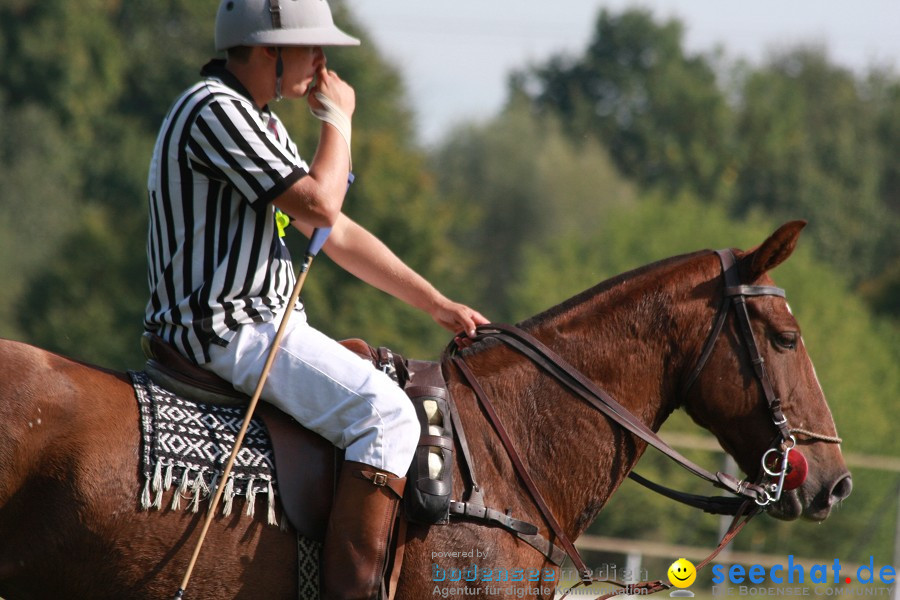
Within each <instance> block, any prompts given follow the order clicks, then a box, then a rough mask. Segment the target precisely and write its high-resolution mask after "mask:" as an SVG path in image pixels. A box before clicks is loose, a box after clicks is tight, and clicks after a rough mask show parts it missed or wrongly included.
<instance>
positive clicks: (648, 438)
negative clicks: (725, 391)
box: [451, 250, 840, 598]
mask: <svg viewBox="0 0 900 600" xmlns="http://www.w3.org/2000/svg"><path fill="white" fill-rule="evenodd" d="M716 254H717V255H718V257H719V260H720V262H721V266H722V274H723V278H724V285H725V287H724V290H723V297H722V302H721V303H720V306H719V308H718V311H717V315H716V318H715V321H714V325H713V328H712V330H711V332H710V335H709V337H708V338H707V340H706V342H705V344H704V347H703V350H702V351H701V353H700V358H699V360H698V363H697V365H696V367H694V369H693V370H692V371H691V373H690V376H689V377H688V379H687V381H686V383H685V385H684V386H683V388H682V389H681V394H682V397H683V396H684V395H686V394H687V392H688V391H689V390H690V389H691V387H692V386H693V384H694V382H695V381H696V380H697V378H698V377H699V375H700V373H701V372H702V371H703V368H704V366H705V365H706V363H707V361H708V360H709V357H710V356H711V355H712V352H713V348H714V346H715V343H716V340H717V339H718V337H719V335H720V333H721V331H722V329H723V327H724V324H725V321H726V319H727V316H728V313H729V310H728V309H729V306H731V307H733V308H734V311H735V315H736V319H737V323H738V331H739V332H740V336H741V340H742V342H743V345H744V347H745V348H746V350H747V353H748V355H749V358H750V361H751V363H752V365H753V371H754V375H755V377H756V380H757V382H758V383H759V386H760V389H761V390H762V393H763V395H764V397H765V400H766V403H767V406H768V408H769V411H770V413H771V415H772V422H773V424H774V425H775V427H776V429H777V430H778V437H777V438H776V440H775V442H774V443H773V445H772V446H771V447H770V449H769V450H767V451H766V452H765V453H764V455H763V458H762V469H763V470H762V474H761V476H760V481H759V482H757V483H751V482H748V481H745V480H738V479H737V478H736V477H734V476H732V475H729V474H727V473H723V472H721V471H719V472H716V473H711V472H710V471H708V470H706V469H704V468H703V467H700V466H699V465H697V464H695V463H694V462H692V461H691V460H689V459H687V458H685V457H684V456H683V455H681V454H680V453H679V452H678V451H677V450H675V449H674V448H672V447H671V446H670V445H669V444H667V443H666V442H665V441H664V440H663V439H662V438H660V437H659V436H658V435H657V434H656V432H654V431H653V430H652V429H650V428H649V427H648V426H646V425H645V424H644V423H643V422H641V421H640V420H639V419H638V418H637V417H635V416H634V415H633V414H632V413H631V412H630V411H628V410H627V409H626V408H625V407H623V406H622V405H621V404H619V403H618V402H617V401H616V400H615V399H613V398H612V396H610V395H609V394H608V393H607V392H605V391H604V390H603V389H601V388H600V387H598V386H597V385H596V384H594V383H593V382H592V381H591V380H590V379H588V378H587V377H586V376H585V375H584V374H583V373H581V372H580V371H578V369H576V368H575V367H573V366H572V365H571V364H569V363H568V362H567V361H566V360H565V359H564V358H562V357H561V356H559V355H558V354H557V353H556V352H554V351H553V350H552V349H550V348H549V347H548V346H546V345H545V344H544V343H543V342H541V341H540V340H538V339H537V338H535V337H534V336H532V335H531V334H529V333H527V332H525V331H523V330H521V329H519V328H517V327H513V326H510V325H502V324H490V325H482V326H479V327H478V329H477V335H476V336H475V338H474V339H475V340H483V339H487V338H497V339H499V340H500V341H502V342H503V343H505V344H506V345H508V346H509V347H511V348H513V349H514V350H516V351H518V352H519V353H521V354H523V355H524V356H526V357H527V358H529V359H530V360H531V361H532V362H533V363H534V364H536V365H537V366H539V367H540V368H541V369H543V370H544V371H546V372H547V373H548V374H549V375H551V376H552V377H553V378H555V379H556V380H557V381H558V382H559V383H560V384H561V385H563V387H565V388H566V389H567V390H568V391H569V392H571V393H572V394H573V395H575V396H578V397H580V398H581V399H582V400H584V401H585V402H587V403H588V404H589V405H591V406H592V407H593V408H595V409H596V410H598V411H600V412H601V413H602V414H604V415H605V416H607V417H608V418H610V419H611V420H613V421H614V422H616V423H617V424H619V425H620V426H621V427H623V428H624V429H626V430H627V431H629V432H631V433H632V434H634V435H635V436H637V437H638V438H640V439H642V440H643V441H645V442H646V443H647V444H649V445H651V446H653V447H654V448H656V449H657V450H659V451H660V452H662V453H663V454H665V455H666V456H668V457H669V458H670V459H672V460H673V461H675V462H676V463H678V464H679V465H681V466H682V467H684V468H685V469H687V470H688V471H690V472H691V473H693V474H694V475H696V476H697V477H700V478H701V479H704V480H706V481H708V482H710V483H711V484H713V485H714V486H715V487H718V488H721V489H724V490H726V491H728V492H730V493H732V494H734V495H736V496H738V497H737V498H730V497H704V496H696V495H692V494H684V493H682V492H678V491H675V490H670V489H669V488H666V487H664V486H661V485H659V484H655V483H652V482H649V481H647V480H646V479H644V478H643V477H640V476H639V475H637V474H635V473H631V474H630V477H632V479H634V480H636V481H637V482H638V483H641V484H642V485H645V486H647V487H649V488H650V489H652V490H653V491H656V492H658V493H661V494H663V495H665V496H666V497H669V498H672V499H675V500H678V501H680V502H684V503H686V504H689V505H691V506H695V507H698V508H703V509H704V510H706V511H707V512H712V513H715V514H730V515H734V520H733V521H732V523H731V527H729V530H728V532H727V533H726V534H725V536H724V537H723V538H722V540H721V542H720V543H719V545H718V546H717V547H716V549H715V550H714V551H713V553H712V554H710V556H708V557H707V558H706V559H704V560H703V561H702V562H701V563H699V565H698V566H697V570H700V569H701V568H703V566H705V565H706V564H708V563H709V562H710V561H711V560H712V559H713V558H715V556H716V555H718V554H719V552H721V551H722V549H724V548H725V546H727V545H728V544H729V543H730V542H731V540H732V539H734V537H735V536H736V535H737V533H738V532H739V531H740V530H741V529H742V528H743V527H744V526H745V525H746V524H747V522H748V521H749V520H750V519H751V518H752V517H754V516H755V515H757V514H758V513H759V512H761V511H762V510H764V509H765V508H766V507H767V506H769V505H770V504H772V503H773V502H776V501H778V500H779V499H780V498H781V494H782V491H783V489H784V484H785V476H786V474H787V472H788V470H789V463H788V458H789V455H790V453H791V450H792V449H793V448H794V447H795V446H796V440H795V439H794V437H793V435H792V433H793V432H798V433H804V434H806V435H810V434H811V432H808V431H805V430H804V431H802V432H801V431H800V430H792V429H790V428H789V427H788V425H787V418H786V417H785V415H784V413H783V411H782V406H781V400H780V399H779V398H778V397H777V395H776V394H775V391H774V387H773V385H772V382H771V379H770V378H769V375H768V372H767V370H766V368H765V360H764V359H763V357H762V355H761V354H760V352H759V346H758V345H757V344H756V339H755V337H754V335H753V330H752V328H751V324H750V316H749V313H748V311H747V298H748V297H755V296H779V297H782V298H783V297H785V292H784V290H783V289H781V288H778V287H774V286H752V285H742V284H741V283H740V279H739V276H738V273H737V264H736V260H735V257H734V254H733V253H732V251H731V250H718V251H716ZM451 361H452V362H453V364H454V365H455V366H456V367H457V368H458V369H459V371H460V372H461V373H462V375H463V378H464V379H465V380H466V382H467V383H468V385H469V386H470V387H471V388H472V390H473V392H474V394H475V397H476V398H477V399H478V402H479V403H480V404H481V406H482V408H483V409H484V412H485V413H486V414H487V416H488V419H489V420H490V422H491V425H492V426H493V428H494V430H495V431H496V432H497V435H498V437H499V438H500V440H501V442H502V443H503V446H504V448H505V450H506V452H507V454H508V456H509V458H510V460H511V462H512V464H513V466H514V468H515V470H516V472H517V474H518V475H519V477H520V479H521V480H522V482H523V483H524V485H525V487H526V489H527V490H528V492H529V494H530V495H531V498H532V500H533V501H534V503H535V505H536V506H537V508H538V509H539V511H540V512H541V515H542V516H543V518H544V520H545V521H546V523H547V525H548V526H549V528H550V529H551V530H552V532H553V535H554V536H555V538H556V539H557V540H558V542H559V543H560V544H561V546H562V549H563V550H564V551H565V553H566V554H567V555H568V556H569V558H570V559H571V560H572V563H573V564H574V565H575V567H576V568H577V569H578V571H579V573H580V574H581V577H580V582H579V583H576V584H575V585H574V586H573V587H572V588H570V590H571V589H574V588H575V587H578V586H580V585H590V584H591V583H594V582H595V581H597V580H595V579H593V578H592V577H591V571H590V569H588V568H587V566H586V565H585V563H584V560H583V559H582V558H581V556H580V554H579V553H578V550H577V549H576V548H575V545H574V543H573V542H572V540H571V539H569V537H568V536H567V535H566V533H565V532H564V531H563V529H562V527H561V525H560V524H559V521H558V520H557V519H556V517H555V516H554V515H553V513H552V511H551V510H550V508H549V506H548V505H547V503H546V501H545V500H544V498H543V496H542V495H541V492H540V489H539V488H538V486H537V484H536V483H535V481H534V480H533V478H532V477H531V475H530V474H529V472H528V469H527V468H526V467H525V464H524V462H523V461H522V459H521V457H520V455H519V452H518V450H517V449H516V446H515V444H514V443H513V441H512V439H511V438H510V437H509V435H508V434H507V432H506V428H505V427H504V425H503V423H502V421H501V420H500V418H499V417H498V415H497V413H496V411H495V410H494V407H493V404H492V402H491V400H490V398H489V397H488V395H487V394H486V393H485V391H484V389H483V388H482V386H481V384H480V383H479V382H478V379H477V378H476V377H475V375H474V374H473V373H472V370H471V368H470V367H469V365H468V364H467V363H466V360H465V358H464V357H463V356H461V355H459V354H455V353H453V354H452V356H451ZM811 437H814V438H817V439H820V440H822V441H826V442H833V443H840V438H836V437H833V436H824V435H819V434H815V433H812V434H811ZM798 456H802V455H799V454H798ZM773 458H774V464H773V460H772V459H773ZM469 468H470V471H471V465H470V467H469ZM764 479H770V480H771V482H770V483H762V480H764ZM476 491H477V488H476ZM611 583H616V584H617V585H621V586H622V587H623V589H622V590H620V591H618V592H615V593H612V594H608V595H607V596H603V598H608V597H610V596H614V595H618V594H622V593H638V592H639V593H644V594H646V593H654V592H658V591H661V590H663V589H668V588H669V587H671V586H670V585H669V584H668V583H665V582H663V581H655V582H643V583H639V584H633V585H626V584H619V583H617V582H611ZM566 594H568V591H567V592H566ZM563 597H565V595H564V596H563Z"/></svg>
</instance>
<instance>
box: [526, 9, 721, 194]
mask: <svg viewBox="0 0 900 600" xmlns="http://www.w3.org/2000/svg"><path fill="white" fill-rule="evenodd" d="M683 36H684V31H683V27H682V25H681V23H680V22H678V21H676V20H671V21H668V22H666V23H663V24H657V23H656V22H655V21H654V20H653V17H652V15H651V14H650V13H649V12H648V11H646V10H641V9H635V10H628V11H625V12H623V13H621V14H617V15H616V14H612V13H611V12H609V11H608V10H602V11H601V12H600V15H599V17H598V19H597V23H596V26H595V30H594V34H593V38H592V39H591V40H590V42H589V44H588V47H587V49H586V50H585V53H584V55H582V56H580V57H577V58H575V59H572V58H563V57H556V58H553V59H551V60H549V61H548V62H547V64H546V66H543V67H537V68H535V69H533V70H532V71H531V72H530V73H520V74H518V75H517V76H516V77H515V78H514V83H513V90H512V91H513V93H514V94H515V93H520V92H521V93H525V91H526V90H527V91H528V92H529V93H528V94H527V95H530V96H531V97H532V101H533V103H534V105H535V107H536V108H538V109H539V110H541V111H545V112H551V113H553V114H557V115H559V116H560V117H561V118H562V120H563V121H564V122H565V123H566V128H567V130H568V131H569V132H570V133H571V134H572V137H573V139H576V140H579V139H581V137H582V136H583V135H584V134H585V132H591V133H593V134H594V135H596V136H597V138H598V139H599V140H600V141H601V142H602V143H603V144H604V145H605V146H606V147H607V148H608V149H609V152H610V155H611V156H612V157H613V160H614V161H615V164H616V165H617V166H618V167H619V169H620V170H621V171H622V173H623V174H624V175H626V176H627V177H629V178H632V179H634V180H636V181H638V182H640V183H642V184H644V185H650V186H653V185H658V186H661V187H662V188H663V189H665V190H666V192H667V193H677V192H679V191H681V190H683V189H685V188H687V189H689V190H691V191H694V192H696V193H698V194H699V195H700V196H701V197H704V198H708V199H715V198H717V197H718V196H719V195H720V188H721V187H722V186H723V184H724V181H723V179H724V178H725V177H726V176H727V175H728V173H727V167H728V165H727V163H726V161H727V160H728V156H729V152H728V150H729V148H728V138H727V134H728V130H729V123H728V121H729V119H730V116H731V115H730V113H729V111H728V108H727V105H726V102H725V98H724V95H723V93H722V92H721V91H720V90H719V88H718V87H717V85H716V76H715V73H714V70H713V68H712V66H711V65H710V64H709V62H708V61H707V60H705V59H704V58H702V57H694V56H688V55H687V54H686V53H685V51H684V48H683V44H682V38H683Z"/></svg>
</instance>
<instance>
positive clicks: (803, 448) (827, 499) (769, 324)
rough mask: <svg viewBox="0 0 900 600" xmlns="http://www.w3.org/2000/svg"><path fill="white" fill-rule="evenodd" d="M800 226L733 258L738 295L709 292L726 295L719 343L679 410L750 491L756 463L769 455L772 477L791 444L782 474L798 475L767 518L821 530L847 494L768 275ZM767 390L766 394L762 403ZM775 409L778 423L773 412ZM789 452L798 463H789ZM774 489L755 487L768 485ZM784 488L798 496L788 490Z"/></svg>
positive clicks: (817, 399) (783, 306)
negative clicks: (734, 466) (745, 328)
mask: <svg viewBox="0 0 900 600" xmlns="http://www.w3.org/2000/svg"><path fill="white" fill-rule="evenodd" d="M804 225H805V222H803V221H795V222H791V223H787V224H786V225H784V226H782V227H781V228H780V229H778V231H776V232H775V233H774V234H772V236H771V237H769V238H768V239H767V240H766V241H765V242H763V243H762V244H761V245H760V246H759V247H757V248H756V249H754V250H751V251H749V252H746V253H743V254H740V253H739V254H738V257H737V261H736V263H735V266H734V269H732V272H733V273H734V275H735V276H737V278H739V282H738V283H739V284H740V285H741V286H756V287H744V288H743V289H740V290H739V289H735V288H734V287H731V288H730V289H729V286H733V285H734V283H735V282H732V283H726V284H725V286H726V289H725V290H724V291H722V286H721V285H718V284H717V286H718V287H717V289H719V290H720V293H721V294H722V295H723V296H727V295H728V294H731V298H729V300H727V301H726V302H724V303H723V304H722V305H721V307H720V309H719V310H720V311H721V310H726V311H728V314H727V316H726V317H725V318H726V320H725V321H724V326H723V329H722V331H721V333H718V334H716V333H715V332H714V333H713V334H712V336H711V340H712V338H715V337H717V338H718V340H717V341H710V342H709V343H712V344H713V345H712V346H711V350H710V352H709V354H708V357H707V358H706V362H705V364H704V365H702V370H701V371H700V372H699V373H696V375H695V377H696V379H694V380H693V381H692V383H691V384H689V385H690V388H689V389H688V390H687V394H686V396H685V399H684V402H685V409H686V410H687V412H688V413H689V414H690V415H691V417H692V418H693V419H694V420H695V421H697V422H698V423H699V424H700V425H702V426H704V427H705V428H707V429H708V430H710V431H711V432H712V433H713V434H714V435H715V436H716V437H717V438H718V440H719V443H720V444H721V445H722V447H723V448H724V449H725V450H726V451H727V452H728V453H729V454H731V456H733V457H734V459H735V460H736V461H737V463H738V465H739V466H740V467H741V469H743V470H744V471H745V472H746V473H747V474H748V476H749V478H750V480H751V481H755V480H756V478H760V477H763V476H764V469H763V456H764V455H765V454H766V452H767V451H768V450H769V449H771V448H776V450H775V451H773V452H771V453H770V455H769V458H770V459H771V462H770V463H769V467H770V470H771V471H772V472H773V473H777V472H779V471H780V470H781V467H780V465H781V462H782V461H781V456H783V451H784V449H785V448H787V447H790V446H792V445H793V444H794V441H793V440H796V445H794V446H793V448H792V449H791V451H790V452H789V453H788V454H789V458H791V460H790V462H791V463H792V467H791V469H793V470H795V471H798V472H794V473H793V475H792V474H791V473H790V472H789V473H788V477H787V480H788V483H786V484H785V485H784V491H783V492H782V493H781V496H780V499H779V500H777V501H776V502H774V503H773V504H772V506H771V507H770V511H769V512H770V514H772V515H774V516H776V517H779V518H782V519H796V518H798V517H800V516H801V515H802V516H804V517H806V518H809V519H812V520H817V521H820V520H823V519H825V518H826V517H827V516H828V515H829V513H830V512H831V508H832V507H833V506H834V505H835V504H836V503H838V502H840V501H841V500H843V499H844V498H846V497H847V496H848V495H849V494H850V490H851V489H852V487H853V486H852V482H851V479H850V473H849V471H848V470H847V467H846V465H845V464H844V460H843V457H842V455H841V450H840V445H839V441H840V440H839V438H838V437H837V431H836V429H835V425H834V421H833V419H832V416H831V411H830V410H829V408H828V405H827V404H826V402H825V395H824V393H823V392H822V388H821V386H820V385H819V381H818V378H817V377H816V372H815V369H814V368H813V365H812V362H811V361H810V358H809V355H808V354H807V352H806V347H805V346H804V344H803V338H802V337H801V336H800V327H799V325H798V324H797V321H796V319H795V318H794V315H793V314H791V311H790V308H789V307H788V304H787V302H786V301H785V299H784V298H783V297H781V296H780V295H778V293H779V292H780V291H781V290H779V289H778V288H775V287H773V285H772V280H771V278H770V277H769V275H768V274H767V273H768V271H769V270H771V269H773V268H775V267H776V266H778V265H779V264H781V263H782V262H783V261H784V260H785V259H787V258H788V256H790V254H791V253H792V252H793V250H794V247H795V246H796V243H797V238H798V236H799V235H800V231H801V230H802V229H803V227H804ZM741 291H743V292H747V293H746V294H740V293H739V292H741ZM735 296H741V297H740V298H739V302H742V303H745V306H746V311H747V315H748V316H749V320H748V323H749V329H750V331H752V335H747V334H746V333H742V332H741V317H740V315H739V313H740V312H741V310H742V309H741V308H740V306H732V303H733V302H732V299H733V298H734V297H735ZM754 345H755V346H756V347H757V348H758V355H759V357H760V358H762V363H761V365H762V370H764V371H765V374H763V375H760V374H758V373H757V372H756V370H755V367H754V364H753V360H752V356H751V355H752V354H754V353H756V352H755V351H754V350H753V346H754ZM766 380H767V381H768V382H769V383H768V384H767V383H765V382H766ZM767 386H769V387H770V388H771V392H770V393H768V394H767V393H766V391H765V389H764V388H765V387H767ZM779 404H780V409H781V411H782V412H783V417H784V419H786V421H783V419H782V418H781V414H780V413H779V411H778V409H779ZM781 421H783V422H781ZM790 436H792V438H793V439H791V437H790ZM784 438H788V439H784ZM798 452H799V453H800V454H802V457H798V456H796V453H798ZM791 455H793V457H791ZM804 458H805V462H806V463H807V464H808V475H807V476H806V478H805V480H803V478H802V477H798V475H802V473H799V471H802V467H803V466H804V465H803V464H802V463H803V459H804ZM778 479H779V478H778V477H777V476H771V475H770V476H766V477H764V481H765V482H767V483H769V484H771V483H772V482H776V483H777V480H778ZM792 479H793V480H795V481H791V480H792ZM801 481H802V484H800V482H801ZM791 483H794V484H799V487H796V488H795V489H789V488H791V487H792V485H791ZM776 495H777V494H776Z"/></svg>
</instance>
